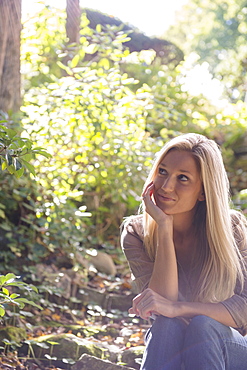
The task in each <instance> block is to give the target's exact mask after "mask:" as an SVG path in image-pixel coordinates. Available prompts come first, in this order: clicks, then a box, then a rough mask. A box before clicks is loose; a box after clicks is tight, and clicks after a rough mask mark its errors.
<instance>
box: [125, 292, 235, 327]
mask: <svg viewBox="0 0 247 370" xmlns="http://www.w3.org/2000/svg"><path fill="white" fill-rule="evenodd" d="M129 313H130V314H135V315H138V316H141V317H142V318H143V319H148V318H149V317H150V316H151V314H156V315H163V316H166V317H170V318H174V317H187V318H192V317H194V316H198V315H205V316H208V317H211V318H212V319H214V320H216V321H218V322H220V323H222V324H224V325H227V326H232V327H237V324H236V322H235V321H234V319H233V318H232V316H231V314H230V313H229V311H228V310H227V308H226V307H225V306H224V305H223V304H221V303H200V302H174V301H171V300H168V299H166V298H164V297H162V296H161V295H159V294H157V293H156V292H154V291H153V290H152V289H146V290H145V291H144V292H142V293H141V294H139V295H138V296H137V297H135V298H134V300H133V306H132V307H131V309H130V310H129Z"/></svg>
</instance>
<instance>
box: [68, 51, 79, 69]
mask: <svg viewBox="0 0 247 370" xmlns="http://www.w3.org/2000/svg"><path fill="white" fill-rule="evenodd" d="M79 60H80V56H79V55H78V54H76V55H75V56H74V58H73V59H72V60H71V62H70V67H71V68H75V67H76V66H77V65H78V62H79Z"/></svg>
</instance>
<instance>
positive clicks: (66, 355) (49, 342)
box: [21, 333, 119, 365]
mask: <svg viewBox="0 0 247 370" xmlns="http://www.w3.org/2000/svg"><path fill="white" fill-rule="evenodd" d="M31 346H32V354H33V356H34V357H35V358H39V359H45V358H46V357H48V356H52V357H53V359H54V361H55V362H54V363H56V364H57V365H60V364H61V363H62V362H63V360H64V359H66V360H74V361H77V360H78V359H79V358H80V356H81V355H82V354H84V353H86V354H89V355H91V356H95V357H99V358H102V357H104V358H108V359H109V360H111V361H117V357H118V354H119V348H118V347H116V346H113V345H108V344H107V343H103V342H102V341H98V340H96V339H94V340H92V339H91V340H87V339H85V338H80V337H78V336H76V335H73V334H69V333H63V334H57V335H54V334H50V335H43V336H41V337H38V338H35V339H33V340H32V344H31ZM21 352H26V351H25V350H23V351H21Z"/></svg>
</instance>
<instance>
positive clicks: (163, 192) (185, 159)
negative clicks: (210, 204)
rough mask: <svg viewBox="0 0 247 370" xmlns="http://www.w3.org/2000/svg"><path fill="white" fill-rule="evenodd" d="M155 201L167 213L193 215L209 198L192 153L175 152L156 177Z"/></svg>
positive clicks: (162, 163) (167, 158)
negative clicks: (206, 196)
mask: <svg viewBox="0 0 247 370" xmlns="http://www.w3.org/2000/svg"><path fill="white" fill-rule="evenodd" d="M154 199H155V202H156V204H157V206H158V207H159V208H161V209H162V210H163V211H164V212H165V213H166V214H170V215H176V214H182V213H183V214H187V215H189V214H191V213H193V212H194V210H195V206H196V204H197V202H198V201H202V200H204V199H205V197H204V194H203V186H202V182H201V180H200V173H199V171H198V167H197V165H196V162H195V159H194V157H193V155H192V154H191V153H190V152H186V151H178V150H175V149H174V150H171V151H170V152H168V154H166V156H165V157H164V158H163V160H162V161H161V163H160V165H159V167H158V171H157V174H156V176H155V178H154Z"/></svg>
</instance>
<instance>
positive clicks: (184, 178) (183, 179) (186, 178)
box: [179, 175, 189, 181]
mask: <svg viewBox="0 0 247 370" xmlns="http://www.w3.org/2000/svg"><path fill="white" fill-rule="evenodd" d="M179 180H181V181H188V180H189V178H188V177H187V176H185V175H180V176H179Z"/></svg>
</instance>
